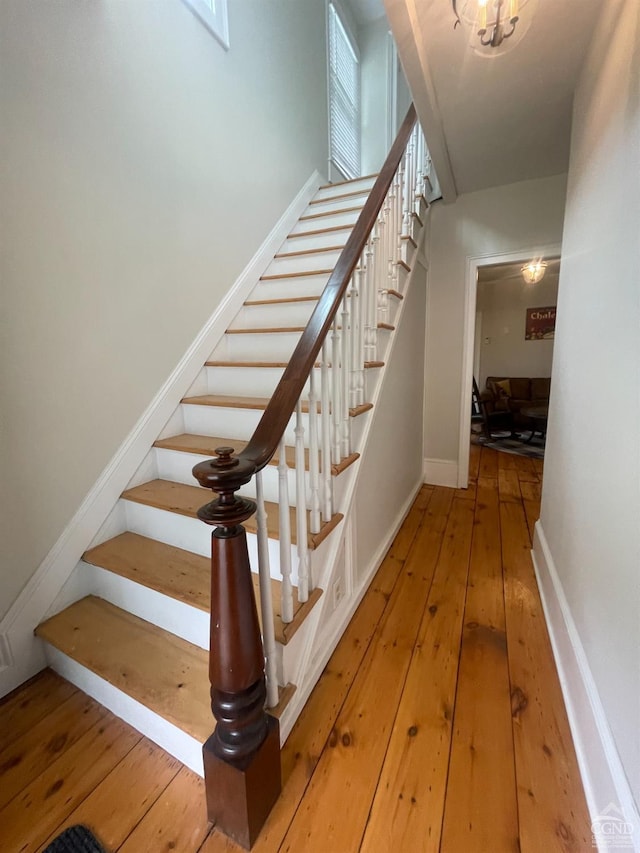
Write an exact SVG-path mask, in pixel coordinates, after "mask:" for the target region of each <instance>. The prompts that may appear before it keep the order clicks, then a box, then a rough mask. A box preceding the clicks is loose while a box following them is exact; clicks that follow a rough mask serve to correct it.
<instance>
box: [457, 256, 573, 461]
mask: <svg viewBox="0 0 640 853" xmlns="http://www.w3.org/2000/svg"><path fill="white" fill-rule="evenodd" d="M559 274H560V258H557V257H556V258H550V259H547V260H543V259H541V258H534V259H529V260H523V261H520V262H517V263H501V264H491V265H487V266H482V267H479V269H478V285H477V299H476V316H475V332H474V350H473V355H474V359H473V375H474V393H473V408H472V442H473V443H476V444H483V445H486V446H489V447H492V448H493V449H495V450H499V451H501V452H505V453H514V454H517V455H521V456H529V457H533V458H537V459H542V458H544V448H545V443H546V432H547V420H548V416H549V400H550V389H551V367H552V362H553V345H554V337H555V323H556V304H557V299H558V278H559Z"/></svg>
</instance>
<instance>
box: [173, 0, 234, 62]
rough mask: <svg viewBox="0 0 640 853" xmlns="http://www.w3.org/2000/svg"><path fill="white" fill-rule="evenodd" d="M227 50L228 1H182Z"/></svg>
mask: <svg viewBox="0 0 640 853" xmlns="http://www.w3.org/2000/svg"><path fill="white" fill-rule="evenodd" d="M182 2H183V3H184V4H185V5H186V6H188V7H189V8H190V9H191V11H192V12H193V13H194V15H195V16H196V17H197V18H198V19H199V20H200V21H201V23H202V24H203V25H204V26H205V27H206V28H207V29H208V30H209V32H210V33H211V35H212V36H215V37H216V38H217V39H218V41H219V42H220V44H221V45H222V46H223V47H224V49H225V50H228V49H229V22H228V19H227V0H182Z"/></svg>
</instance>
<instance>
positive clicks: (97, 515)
mask: <svg viewBox="0 0 640 853" xmlns="http://www.w3.org/2000/svg"><path fill="white" fill-rule="evenodd" d="M321 182H322V179H321V176H320V174H319V172H317V171H316V172H314V173H313V174H312V175H311V177H310V178H309V180H308V181H307V182H306V184H305V185H304V187H303V188H302V189H301V190H300V192H299V193H298V195H297V196H296V198H295V199H294V200H293V202H292V203H291V204H290V205H289V207H288V208H287V210H286V211H285V212H284V213H283V214H282V216H281V217H280V220H279V221H278V223H277V224H276V226H275V227H274V228H273V230H272V231H271V233H270V234H269V235H268V236H267V237H266V239H265V241H264V242H263V244H262V245H261V246H260V248H259V249H258V251H257V252H256V253H255V255H254V256H253V258H252V259H251V260H250V261H249V263H248V264H247V266H246V267H245V269H244V270H243V271H242V273H241V274H240V276H239V277H238V279H237V280H236V282H235V283H234V285H233V286H232V287H231V288H230V290H229V292H228V293H227V295H226V296H225V298H224V299H223V300H222V302H221V303H220V305H219V306H218V308H217V309H216V310H215V312H214V313H213V314H212V316H211V317H210V319H209V320H208V321H207V323H206V324H205V326H204V327H203V328H202V330H201V331H200V333H199V334H198V336H197V338H196V339H195V341H194V342H193V344H192V345H191V346H190V347H189V349H188V350H187V352H186V353H185V354H184V356H183V357H182V359H181V361H180V363H179V364H178V366H177V367H176V369H175V370H174V371H173V373H172V374H171V376H170V377H169V378H168V379H167V381H166V382H165V383H164V385H163V386H162V388H161V389H160V391H159V392H158V393H157V394H156V396H155V398H154V399H153V401H152V402H151V404H150V405H149V407H148V408H147V410H146V411H145V412H144V414H143V415H142V417H141V418H140V420H139V421H138V423H137V424H136V425H135V427H134V428H133V430H132V431H131V433H130V434H129V435H128V436H127V438H126V439H125V441H124V442H123V444H122V445H121V447H120V448H119V449H118V451H117V452H116V454H115V456H114V457H113V459H112V460H111V462H110V463H109V464H108V465H107V467H106V468H105V469H104V471H103V472H102V474H101V475H100V477H99V478H98V480H97V482H96V483H95V485H94V486H93V488H92V489H91V491H90V492H89V494H88V495H87V496H86V498H85V499H84V501H83V502H82V504H81V505H80V507H79V509H78V510H77V512H76V513H75V515H74V516H73V518H72V519H71V521H70V522H69V524H68V525H67V527H66V528H65V530H64V531H63V532H62V534H61V536H60V537H59V539H58V541H57V542H56V543H55V545H54V546H53V548H52V549H51V550H50V551H49V553H48V554H47V556H46V557H45V558H44V560H43V561H42V563H41V564H40V565H39V566H38V568H37V569H36V571H35V572H34V574H33V575H32V577H31V579H30V580H29V582H28V583H27V585H26V586H25V587H24V589H23V590H22V592H21V593H20V595H19V596H18V598H17V599H16V601H15V602H14V603H13V605H12V606H11V608H10V609H9V611H8V612H7V614H6V615H5V616H4V618H3V619H2V621H1V622H0V637H2V642H1V643H0V648H1V649H2V660H0V696H3V695H5V694H6V693H8V692H9V691H10V690H13V689H14V688H15V687H17V686H18V685H20V684H21V683H22V682H23V681H26V680H27V679H28V678H30V677H31V676H32V675H34V674H35V673H36V672H38V671H39V670H40V669H42V668H43V667H44V666H45V665H46V661H45V657H44V653H43V651H42V646H41V643H40V640H38V639H37V638H35V637H34V636H33V631H34V629H35V628H36V626H37V625H38V623H39V622H40V621H41V620H42V618H43V617H44V615H45V614H46V613H47V611H48V609H49V607H50V606H51V604H52V602H53V601H54V600H55V598H56V596H57V595H58V593H59V592H60V590H61V589H62V587H63V586H64V584H65V583H66V581H67V580H68V578H69V576H70V575H71V572H72V571H73V569H74V568H75V566H76V565H77V563H78V560H79V559H80V557H81V556H82V553H83V552H84V551H85V549H86V548H87V546H88V545H89V543H90V542H91V540H92V539H93V537H94V536H95V535H96V533H97V532H98V530H99V529H100V526H101V525H102V524H103V523H104V521H105V519H106V518H107V516H108V514H109V512H110V511H111V510H112V509H113V506H114V504H115V502H116V501H117V500H118V498H119V496H120V494H121V492H122V491H123V489H125V488H126V486H127V484H128V482H129V480H130V479H131V477H132V476H133V475H134V474H135V472H136V469H137V468H138V466H139V465H140V464H141V463H142V461H143V459H144V456H145V454H146V453H147V452H148V451H149V448H150V447H151V445H152V444H153V442H154V441H155V440H156V438H157V437H158V435H159V433H160V431H161V430H162V428H163V427H164V425H165V423H166V422H167V420H168V419H169V417H170V416H171V415H172V413H173V411H174V410H175V408H176V407H177V406H178V405H179V403H180V400H181V399H182V397H183V396H184V395H185V393H186V392H187V390H188V389H189V387H190V386H191V384H192V383H193V382H194V381H195V378H196V376H197V374H198V372H199V371H200V370H201V369H202V365H203V364H204V362H205V361H206V359H207V358H208V357H209V355H210V353H211V351H212V350H213V348H214V347H215V346H216V344H217V343H218V341H219V340H220V338H221V337H222V335H223V334H224V333H225V331H226V329H227V327H228V325H229V324H230V323H231V321H232V320H233V318H234V317H235V315H236V314H237V312H238V311H239V309H240V307H241V306H242V304H243V302H244V301H245V299H246V298H247V296H248V295H249V293H250V292H251V290H252V289H253V287H254V286H255V284H256V281H257V280H258V279H259V278H260V276H261V275H262V274H263V273H264V271H265V269H266V268H267V266H268V265H269V263H270V262H271V261H272V260H273V256H274V254H275V253H276V252H277V250H278V249H279V248H280V246H281V245H282V243H283V242H284V240H285V239H286V237H287V235H288V234H289V232H290V231H291V229H292V228H293V226H294V225H295V223H296V222H297V221H298V219H299V217H300V216H301V214H302V212H303V210H304V209H305V208H306V206H307V204H308V203H309V201H310V200H311V198H312V197H313V195H314V194H315V192H316V191H317V189H318V187H319V186H320V184H321Z"/></svg>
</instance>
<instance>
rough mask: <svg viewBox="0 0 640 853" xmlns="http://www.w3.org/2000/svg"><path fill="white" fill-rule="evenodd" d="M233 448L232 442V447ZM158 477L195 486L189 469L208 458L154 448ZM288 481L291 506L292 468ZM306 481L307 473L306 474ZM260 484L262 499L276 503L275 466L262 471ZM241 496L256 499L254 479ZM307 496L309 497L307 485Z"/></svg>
mask: <svg viewBox="0 0 640 853" xmlns="http://www.w3.org/2000/svg"><path fill="white" fill-rule="evenodd" d="M231 446H233V442H232V445H231ZM155 453H156V459H157V465H158V470H159V472H160V473H159V476H160V478H161V479H162V480H171V481H172V482H174V483H185V484H186V485H187V486H193V485H196V481H195V478H194V477H193V474H192V473H191V469H192V468H193V466H194V465H197V464H198V463H199V462H206V461H207V459H210V458H211V457H210V456H200V455H199V454H197V453H182V452H180V451H177V450H166V449H164V448H160V447H156V448H155ZM288 475H289V477H288V479H289V499H290V503H291V505H292V506H293V505H294V504H295V495H296V491H295V489H296V472H295V469H294V468H289V469H288ZM306 479H307V480H308V472H307V473H306ZM262 483H263V488H264V498H265V500H267V501H273V502H274V503H278V500H279V491H278V468H277V466H276V465H267V466H266V467H265V468H264V469H263V471H262ZM242 494H243V495H246V496H247V497H250V498H254V499H255V497H256V486H255V478H253V479H252V480H251V481H250V482H249V483H247V484H246V486H243V487H242ZM307 496H308V497H309V492H308V485H307Z"/></svg>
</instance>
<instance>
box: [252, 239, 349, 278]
mask: <svg viewBox="0 0 640 853" xmlns="http://www.w3.org/2000/svg"><path fill="white" fill-rule="evenodd" d="M332 245H333V244H332ZM293 251H296V252H297V251H302V250H301V249H294V250H293ZM341 251H342V250H341V249H336V250H335V251H332V252H314V254H312V255H293V256H292V257H290V258H274V259H273V260H272V261H271V263H270V264H269V266H268V267H267V269H266V270H265V273H264V274H265V275H291V274H292V273H300V272H306V271H307V270H332V269H333V268H334V267H335V265H336V264H337V262H338V258H339V257H340V252H341Z"/></svg>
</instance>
